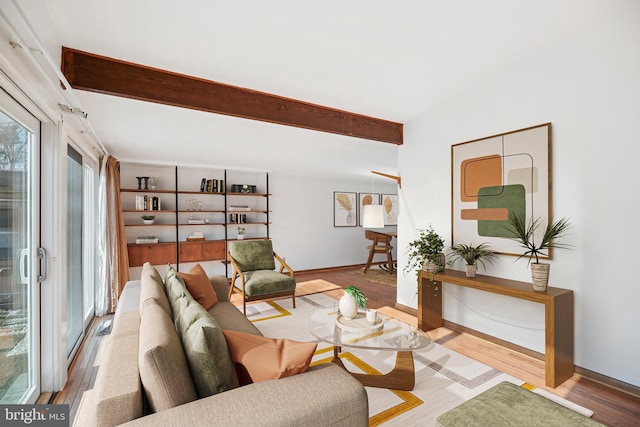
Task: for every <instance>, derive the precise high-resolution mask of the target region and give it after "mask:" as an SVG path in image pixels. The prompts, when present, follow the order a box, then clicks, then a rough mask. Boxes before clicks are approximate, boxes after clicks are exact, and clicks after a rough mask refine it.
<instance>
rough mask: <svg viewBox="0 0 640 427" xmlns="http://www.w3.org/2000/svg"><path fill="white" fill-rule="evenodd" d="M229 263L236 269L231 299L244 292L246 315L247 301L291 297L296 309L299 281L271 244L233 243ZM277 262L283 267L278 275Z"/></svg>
mask: <svg viewBox="0 0 640 427" xmlns="http://www.w3.org/2000/svg"><path fill="white" fill-rule="evenodd" d="M229 260H230V261H231V264H232V265H233V276H232V277H231V288H230V289H229V299H231V295H232V294H233V292H234V290H238V291H240V292H241V293H242V311H243V312H244V314H245V315H246V314H247V301H255V300H260V299H266V298H276V297H282V296H289V295H291V298H292V299H293V308H296V279H294V278H293V270H292V269H291V267H289V265H288V264H287V263H286V262H285V261H284V260H283V259H282V258H281V257H279V256H278V254H276V253H275V252H274V251H273V245H272V244H271V240H239V241H234V242H230V243H229ZM275 260H278V262H279V263H280V269H279V270H278V271H275V269H276V263H275ZM285 270H286V274H285ZM238 279H239V280H238Z"/></svg>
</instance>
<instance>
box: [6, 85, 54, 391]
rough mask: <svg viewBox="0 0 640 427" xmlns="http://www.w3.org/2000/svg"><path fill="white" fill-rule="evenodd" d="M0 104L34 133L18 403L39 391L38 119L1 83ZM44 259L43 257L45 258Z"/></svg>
mask: <svg viewBox="0 0 640 427" xmlns="http://www.w3.org/2000/svg"><path fill="white" fill-rule="evenodd" d="M0 108H1V109H2V111H3V113H4V114H6V115H7V116H9V117H11V118H12V119H13V120H14V121H16V122H17V123H20V124H21V125H22V126H24V127H25V128H27V129H29V131H31V132H32V133H33V142H32V143H31V144H30V147H29V177H28V180H27V182H28V187H29V189H28V191H29V198H30V200H29V201H28V206H29V214H28V215H29V218H30V231H29V235H28V238H29V247H28V249H30V251H29V252H28V255H27V256H28V259H29V262H28V266H29V271H28V272H26V274H25V275H26V276H27V277H28V278H29V284H28V285H25V286H29V287H30V289H29V293H28V297H29V301H28V307H29V322H28V325H29V326H28V329H29V331H28V334H29V369H28V372H29V386H28V388H27V389H26V391H25V393H24V395H23V398H22V402H21V403H33V402H35V401H36V400H37V398H38V397H39V395H40V391H41V378H40V377H41V349H40V337H41V328H40V325H41V317H40V312H41V310H40V301H41V295H40V283H39V282H38V276H39V275H40V262H38V248H40V247H41V239H40V235H41V224H40V182H41V176H40V166H41V157H40V154H41V150H40V147H41V145H40V144H41V143H42V135H41V127H42V126H41V121H40V120H39V119H38V118H37V117H35V116H34V115H33V114H31V112H30V111H29V110H28V109H27V108H26V107H25V106H23V105H22V104H21V103H20V102H18V101H17V100H16V99H14V98H13V97H12V96H11V95H10V94H9V93H8V92H6V91H5V90H4V89H3V88H2V87H0ZM45 262H46V260H45Z"/></svg>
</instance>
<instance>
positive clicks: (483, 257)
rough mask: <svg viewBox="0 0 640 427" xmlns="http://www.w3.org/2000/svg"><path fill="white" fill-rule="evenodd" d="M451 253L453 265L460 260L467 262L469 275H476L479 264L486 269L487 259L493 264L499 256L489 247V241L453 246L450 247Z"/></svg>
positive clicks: (466, 269)
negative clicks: (474, 244)
mask: <svg viewBox="0 0 640 427" xmlns="http://www.w3.org/2000/svg"><path fill="white" fill-rule="evenodd" d="M449 254H450V255H451V265H453V264H455V263H456V262H458V261H464V262H465V271H466V273H467V277H476V271H477V269H478V264H480V265H482V268H484V269H485V270H486V268H487V266H486V265H485V263H484V262H485V261H487V262H488V263H490V264H493V261H494V260H495V259H496V258H497V257H496V254H495V253H493V252H492V251H491V250H490V249H489V244H488V243H486V242H485V243H481V244H479V245H478V246H473V245H472V244H470V245H465V244H459V245H455V246H452V247H451V248H450V249H449Z"/></svg>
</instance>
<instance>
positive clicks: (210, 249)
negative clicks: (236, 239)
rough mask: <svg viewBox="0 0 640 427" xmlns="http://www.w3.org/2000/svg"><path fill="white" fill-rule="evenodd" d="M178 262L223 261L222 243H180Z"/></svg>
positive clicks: (224, 252) (223, 245)
mask: <svg viewBox="0 0 640 427" xmlns="http://www.w3.org/2000/svg"><path fill="white" fill-rule="evenodd" d="M179 246H180V262H197V261H224V260H225V257H226V250H225V249H226V244H225V242H224V241H207V240H204V241H201V242H180V244H179Z"/></svg>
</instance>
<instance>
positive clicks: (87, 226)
mask: <svg viewBox="0 0 640 427" xmlns="http://www.w3.org/2000/svg"><path fill="white" fill-rule="evenodd" d="M95 171H96V163H95V161H93V160H92V159H90V158H87V157H86V156H83V154H82V153H81V152H80V151H79V150H76V149H75V148H74V147H73V146H72V145H70V144H69V145H68V146H67V245H66V246H67V362H68V363H71V360H72V359H73V356H74V354H75V352H76V350H77V348H78V346H79V344H80V342H81V340H82V337H83V336H84V331H85V329H86V327H87V326H88V325H89V323H90V322H91V320H92V319H93V313H94V304H93V294H94V292H93V288H94V286H95V281H96V277H95V271H96V270H95V265H96V246H95V245H96V239H95V237H94V236H95V232H94V231H93V230H94V227H95V221H94V217H95V216H96V213H95V212H96V211H95V196H94V194H95V191H94V190H95V182H96V180H95V174H96V172H95Z"/></svg>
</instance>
